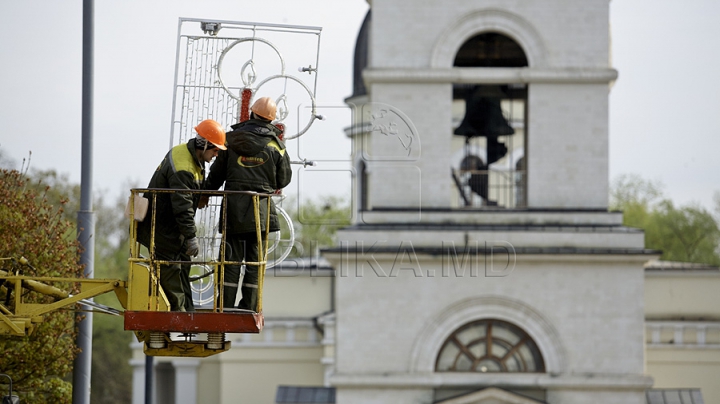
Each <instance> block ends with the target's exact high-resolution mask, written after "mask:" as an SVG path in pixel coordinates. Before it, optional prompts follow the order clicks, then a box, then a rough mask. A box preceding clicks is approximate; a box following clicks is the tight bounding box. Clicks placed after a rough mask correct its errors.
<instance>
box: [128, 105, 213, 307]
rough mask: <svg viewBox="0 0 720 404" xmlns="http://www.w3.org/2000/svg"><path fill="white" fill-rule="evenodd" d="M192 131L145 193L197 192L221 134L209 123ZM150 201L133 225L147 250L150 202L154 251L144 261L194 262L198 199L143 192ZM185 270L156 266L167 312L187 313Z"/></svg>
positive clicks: (197, 246) (189, 195) (190, 304)
mask: <svg viewBox="0 0 720 404" xmlns="http://www.w3.org/2000/svg"><path fill="white" fill-rule="evenodd" d="M195 131H196V132H197V134H198V136H197V137H195V138H193V139H190V141H188V142H187V143H184V144H180V145H177V146H175V147H173V148H172V149H171V150H170V151H169V152H168V153H167V154H166V155H165V158H164V159H163V161H162V163H160V165H159V166H158V168H157V169H156V170H155V174H153V176H152V179H150V183H149V184H148V188H164V189H177V190H198V189H201V187H202V184H203V182H204V180H205V163H209V162H210V161H212V159H213V158H215V157H216V156H217V155H218V151H219V150H225V149H226V147H225V130H224V129H223V128H222V126H221V125H220V124H219V123H218V122H215V121H213V120H211V119H208V120H205V121H202V122H200V123H199V124H198V125H197V126H196V127H195ZM144 196H145V198H147V199H149V200H150V204H149V205H150V206H149V208H148V214H147V217H146V218H145V219H144V220H143V221H142V222H140V223H139V224H138V241H139V242H140V243H141V244H142V245H144V246H145V247H147V248H148V249H150V244H151V243H150V239H151V228H152V209H153V202H154V201H157V209H156V213H155V232H154V251H153V250H152V249H150V255H151V256H152V257H153V258H154V259H157V260H163V261H178V260H180V256H181V255H184V257H188V256H190V257H195V256H197V255H198V252H199V251H200V243H199V242H198V238H197V235H196V228H195V210H196V209H197V207H198V201H199V199H200V197H199V195H198V194H192V193H183V192H172V193H169V192H158V193H155V197H154V198H153V192H148V193H146V194H145V195H144ZM188 272H189V268H188V266H187V265H186V266H185V269H184V270H183V269H181V266H180V265H179V264H165V265H161V266H160V286H162V289H163V291H164V292H165V295H166V296H167V298H168V301H169V303H170V310H172V311H193V310H194V307H193V302H192V297H191V296H192V293H191V291H190V279H189V273H188Z"/></svg>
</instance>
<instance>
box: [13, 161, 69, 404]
mask: <svg viewBox="0 0 720 404" xmlns="http://www.w3.org/2000/svg"><path fill="white" fill-rule="evenodd" d="M66 204H67V198H62V197H60V194H58V193H55V192H54V190H53V189H51V188H49V187H48V186H46V185H43V184H42V183H40V182H38V181H32V180H31V179H29V178H27V177H25V176H24V175H23V174H21V173H20V172H18V171H13V170H0V257H8V258H16V259H19V258H20V257H26V258H27V259H28V260H29V261H30V263H31V264H32V266H33V267H34V268H35V271H33V270H31V269H30V268H25V269H24V270H25V274H28V275H36V276H67V277H76V276H81V275H82V268H81V267H80V265H79V264H78V251H79V245H78V242H77V241H76V239H75V234H76V231H75V225H74V223H72V222H70V221H69V220H68V219H67V218H66V216H65V213H64V212H65V209H64V206H65V205H66ZM58 286H59V285H58ZM62 287H64V288H67V287H68V286H67V285H64V286H62ZM7 293H8V290H7V289H4V288H3V289H0V299H3V300H4V299H5V297H6V294H7ZM24 294H25V300H26V301H27V302H44V301H47V300H46V299H47V298H46V297H45V296H43V295H39V294H36V293H34V292H24ZM74 341H75V320H74V316H73V314H72V312H67V311H58V312H54V313H52V314H50V315H47V316H45V318H44V321H43V322H42V323H40V324H38V325H37V327H36V329H35V332H34V333H33V334H32V335H31V336H29V337H25V338H17V339H9V338H1V339H0V353H2V354H1V355H0V369H2V370H3V372H4V373H7V374H8V375H10V377H11V378H12V379H13V387H14V389H15V391H16V393H17V394H18V395H19V396H20V397H21V399H22V401H23V402H33V403H70V402H71V400H72V386H71V385H70V383H69V382H67V381H65V380H63V377H64V376H65V375H67V373H68V371H69V370H70V369H71V368H72V361H73V359H74V358H75V356H76V355H77V348H76V347H75V343H74Z"/></svg>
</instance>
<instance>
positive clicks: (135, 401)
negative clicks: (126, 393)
mask: <svg viewBox="0 0 720 404" xmlns="http://www.w3.org/2000/svg"><path fill="white" fill-rule="evenodd" d="M129 362H130V366H132V370H133V376H132V404H145V361H144V360H142V359H130V361H129Z"/></svg>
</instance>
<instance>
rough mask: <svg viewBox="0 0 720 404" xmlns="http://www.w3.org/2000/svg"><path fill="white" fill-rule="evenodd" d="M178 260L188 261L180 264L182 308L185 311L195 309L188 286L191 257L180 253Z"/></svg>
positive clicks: (190, 289)
mask: <svg viewBox="0 0 720 404" xmlns="http://www.w3.org/2000/svg"><path fill="white" fill-rule="evenodd" d="M183 248H184V247H183ZM179 259H180V261H188V262H187V263H183V264H180V282H181V283H182V285H183V293H184V295H185V300H184V302H183V308H184V309H185V311H195V304H194V303H193V293H192V288H191V286H190V268H191V267H192V263H191V262H190V261H192V258H190V256H189V255H187V254H185V253H180V258H179Z"/></svg>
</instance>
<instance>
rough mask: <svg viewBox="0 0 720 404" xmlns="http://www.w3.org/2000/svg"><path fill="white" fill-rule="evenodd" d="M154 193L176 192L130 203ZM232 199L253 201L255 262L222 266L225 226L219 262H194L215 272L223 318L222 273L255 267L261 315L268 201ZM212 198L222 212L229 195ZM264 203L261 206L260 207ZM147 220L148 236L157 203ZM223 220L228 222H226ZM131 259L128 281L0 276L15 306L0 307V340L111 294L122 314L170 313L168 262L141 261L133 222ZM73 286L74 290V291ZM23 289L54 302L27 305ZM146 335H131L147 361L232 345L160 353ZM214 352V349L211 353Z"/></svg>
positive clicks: (199, 344) (169, 344)
mask: <svg viewBox="0 0 720 404" xmlns="http://www.w3.org/2000/svg"><path fill="white" fill-rule="evenodd" d="M147 191H157V192H174V191H175V190H159V191H158V190H137V189H134V190H132V195H131V198H132V197H134V196H135V194H137V193H139V192H147ZM157 192H152V199H153V202H156V198H157ZM234 192H235V193H246V194H251V195H252V199H253V209H254V214H255V225H256V226H255V228H256V235H257V239H258V261H257V262H248V261H245V262H235V261H226V260H225V235H226V234H227V232H226V231H225V230H226V223H224V221H223V223H222V230H223V231H222V233H221V234H222V236H221V242H220V251H219V252H220V254H219V255H220V259H219V261H209V262H195V263H194V264H198V265H207V266H211V267H212V268H213V275H214V279H215V280H216V281H215V282H214V283H215V296H216V297H217V298H216V299H214V302H213V310H212V311H214V312H222V311H223V304H222V299H223V297H222V286H221V285H222V284H223V282H224V272H225V271H224V269H225V266H226V265H241V264H246V265H255V266H257V267H258V307H257V311H258V312H259V313H261V312H262V307H263V306H262V298H263V294H262V291H263V285H264V279H265V269H266V265H267V256H268V247H269V243H268V234H269V230H270V214H269V213H270V207H271V201H270V195H263V194H255V193H248V192H242V191H234ZM208 193H209V194H213V195H221V196H222V197H223V198H222V210H223V211H226V209H227V197H226V196H227V194H230V193H233V191H214V192H208ZM263 198H264V199H265V201H266V202H267V212H268V214H267V215H266V220H265V223H264V225H265V231H264V232H263V231H262V223H261V222H260V203H264V202H265V201H262V199H263ZM261 201H262V202H261ZM152 205H153V208H152V210H151V212H150V215H148V217H147V218H146V219H145V220H152V222H153V223H152V224H151V227H152V231H151V234H154V227H155V218H156V215H157V212H156V209H155V207H156V206H157V203H153V204H152ZM129 208H130V211H129V214H130V217H134V204H131V205H130V207H129ZM225 217H226V216H225ZM154 249H155V240H154V238H152V237H151V240H150V249H149V251H150V256H151V257H154ZM130 255H131V257H130V259H129V267H128V280H127V281H122V280H119V279H79V278H56V277H33V276H23V275H19V274H18V273H9V272H7V271H2V270H0V284H2V286H0V290H2V291H3V292H5V293H6V294H7V293H13V292H14V296H13V300H12V301H11V304H10V305H7V306H6V305H5V304H2V303H0V336H17V337H23V336H27V335H30V334H31V333H32V331H33V330H34V328H35V324H38V323H40V322H42V321H43V316H44V315H45V314H47V313H50V312H52V311H55V310H58V309H62V308H66V307H68V306H71V305H74V304H76V303H78V302H80V301H81V300H84V299H90V298H92V297H95V296H98V295H101V294H104V293H108V292H115V295H116V297H117V298H118V300H119V302H120V304H121V305H122V306H123V308H125V309H126V310H131V311H169V310H170V305H169V303H168V300H167V297H166V295H165V293H164V291H163V290H162V288H161V287H160V270H159V268H160V265H161V264H169V263H172V262H170V261H161V260H157V259H154V258H145V257H142V256H141V255H140V244H139V243H138V241H137V222H136V221H135V220H131V225H130ZM6 260H10V261H13V262H15V263H19V264H20V265H26V266H29V265H30V264H29V262H28V261H27V259H25V258H21V259H20V260H19V261H18V260H13V259H10V258H0V261H6ZM49 283H52V284H53V285H55V284H67V285H68V288H67V289H68V290H70V289H75V290H79V291H80V292H79V293H78V294H76V295H72V294H70V293H69V292H67V291H66V290H63V289H62V288H59V287H57V286H53V285H51V284H49ZM73 285H74V287H75V288H73V287H72V286H73ZM23 288H24V289H27V290H31V291H34V292H36V293H40V294H43V295H46V296H50V297H52V298H53V299H54V300H55V301H54V302H51V303H28V302H25V301H24V300H23V295H24V294H23V293H21V292H20V290H21V289H23ZM149 334H150V333H149V332H145V331H135V335H136V336H137V339H138V341H140V342H143V343H144V351H145V353H146V354H147V355H153V356H177V357H207V356H211V355H215V354H218V353H221V352H225V351H227V350H229V349H230V342H229V341H223V342H222V343H220V344H219V345H218V344H217V343H214V344H211V345H208V343H207V342H206V341H198V340H185V341H177V340H171V339H170V338H169V336H167V335H166V336H165V341H166V343H165V344H164V345H165V347H164V348H150V347H149V344H148V342H149ZM208 346H211V347H212V348H218V349H210V348H208Z"/></svg>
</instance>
